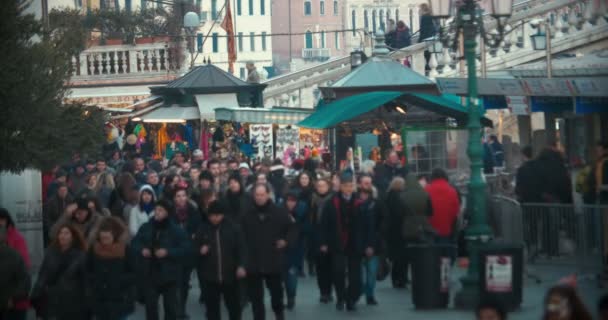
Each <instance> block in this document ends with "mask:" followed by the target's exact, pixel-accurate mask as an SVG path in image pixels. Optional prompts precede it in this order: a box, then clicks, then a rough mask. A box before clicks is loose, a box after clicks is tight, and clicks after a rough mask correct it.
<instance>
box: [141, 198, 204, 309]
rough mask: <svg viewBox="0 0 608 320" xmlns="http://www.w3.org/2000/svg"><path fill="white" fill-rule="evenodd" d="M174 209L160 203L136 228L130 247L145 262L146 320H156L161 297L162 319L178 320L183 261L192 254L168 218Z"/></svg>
mask: <svg viewBox="0 0 608 320" xmlns="http://www.w3.org/2000/svg"><path fill="white" fill-rule="evenodd" d="M172 212H173V206H172V205H171V203H170V202H169V201H167V200H160V201H158V202H156V204H155V206H154V216H153V217H152V218H151V219H150V221H148V222H146V223H144V225H142V226H141V228H139V231H138V232H137V235H136V236H135V238H133V241H132V243H131V245H132V247H133V252H135V253H136V254H137V255H139V256H141V257H142V258H143V259H144V262H145V264H146V265H147V267H146V268H143V269H142V270H143V272H142V276H143V277H145V278H146V279H149V281H147V282H146V284H145V290H144V292H145V305H146V319H152V320H156V319H159V316H158V299H159V297H160V296H161V295H162V297H163V310H164V313H165V316H164V319H177V318H178V317H177V308H178V290H179V281H180V272H181V269H182V268H183V267H182V266H183V259H185V258H186V257H187V256H189V255H190V254H191V252H192V247H191V242H190V239H188V235H187V234H186V232H185V231H184V230H183V229H182V228H180V227H178V226H177V225H176V224H175V223H173V221H171V219H170V218H169V216H170V214H171V213H172Z"/></svg>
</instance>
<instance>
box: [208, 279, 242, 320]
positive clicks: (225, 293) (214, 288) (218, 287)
mask: <svg viewBox="0 0 608 320" xmlns="http://www.w3.org/2000/svg"><path fill="white" fill-rule="evenodd" d="M239 288H240V286H239V283H238V282H236V281H235V282H233V283H229V284H227V283H217V282H205V289H206V291H205V308H206V309H207V319H208V320H220V319H221V318H222V316H221V312H220V298H221V297H224V305H225V306H226V309H228V318H229V319H230V320H239V319H241V301H240V300H241V297H240V292H239Z"/></svg>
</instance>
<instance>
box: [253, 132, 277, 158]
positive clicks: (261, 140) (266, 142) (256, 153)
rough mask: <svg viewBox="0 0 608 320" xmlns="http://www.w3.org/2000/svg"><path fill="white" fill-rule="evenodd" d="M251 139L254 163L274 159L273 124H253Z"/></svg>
mask: <svg viewBox="0 0 608 320" xmlns="http://www.w3.org/2000/svg"><path fill="white" fill-rule="evenodd" d="M249 138H250V140H251V144H252V146H253V159H252V160H254V161H261V160H262V159H265V158H266V159H273V158H274V148H273V138H272V125H271V124H252V125H251V126H250V128H249Z"/></svg>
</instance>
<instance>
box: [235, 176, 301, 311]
mask: <svg viewBox="0 0 608 320" xmlns="http://www.w3.org/2000/svg"><path fill="white" fill-rule="evenodd" d="M253 195H254V205H253V207H252V208H251V209H250V210H249V211H248V212H247V213H246V214H245V215H244V216H243V220H242V228H243V232H244V234H245V241H246V243H247V253H248V259H247V274H248V276H247V289H248V293H249V300H250V301H251V306H252V311H253V318H254V320H263V319H265V318H266V316H265V310H264V284H266V287H267V288H268V290H269V291H270V298H271V305H272V311H273V312H274V314H275V318H276V319H278V320H282V319H285V314H284V304H283V285H282V279H281V274H282V271H283V265H284V259H285V250H286V248H287V246H288V245H289V244H290V243H292V242H293V241H294V240H295V238H296V234H295V229H294V221H293V220H292V219H291V218H290V216H289V214H288V213H287V212H286V210H285V209H284V208H280V207H278V206H277V205H275V204H274V203H273V202H272V201H271V199H270V187H269V186H268V184H261V183H258V184H256V185H255V186H254V187H253Z"/></svg>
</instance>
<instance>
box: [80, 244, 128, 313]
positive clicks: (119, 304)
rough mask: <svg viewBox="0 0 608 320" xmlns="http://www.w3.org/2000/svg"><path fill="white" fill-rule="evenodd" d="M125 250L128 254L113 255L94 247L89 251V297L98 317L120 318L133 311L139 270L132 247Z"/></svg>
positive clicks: (87, 262)
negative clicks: (134, 263) (105, 253)
mask: <svg viewBox="0 0 608 320" xmlns="http://www.w3.org/2000/svg"><path fill="white" fill-rule="evenodd" d="M124 251H125V256H122V257H118V256H115V257H109V256H103V254H100V253H99V252H97V250H96V249H95V247H93V248H91V249H90V250H89V252H88V254H87V261H86V269H85V270H86V275H87V291H88V292H87V298H88V299H89V304H88V305H89V307H90V308H91V312H92V314H93V315H94V316H95V317H96V319H99V320H112V319H120V318H122V317H124V316H126V315H128V314H131V313H133V310H134V301H135V294H134V284H135V270H134V269H133V259H132V256H131V255H130V254H129V253H130V252H129V248H125V249H124Z"/></svg>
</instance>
